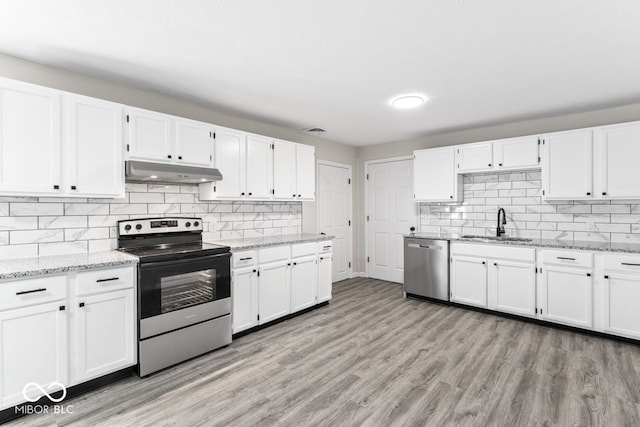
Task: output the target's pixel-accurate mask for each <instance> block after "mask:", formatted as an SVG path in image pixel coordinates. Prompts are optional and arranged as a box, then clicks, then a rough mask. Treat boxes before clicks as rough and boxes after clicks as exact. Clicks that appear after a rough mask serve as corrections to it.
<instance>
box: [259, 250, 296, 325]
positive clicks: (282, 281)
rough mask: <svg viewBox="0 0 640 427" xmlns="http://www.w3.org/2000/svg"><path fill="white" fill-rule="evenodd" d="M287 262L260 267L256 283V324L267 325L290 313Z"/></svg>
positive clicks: (289, 280) (289, 283) (289, 279)
mask: <svg viewBox="0 0 640 427" xmlns="http://www.w3.org/2000/svg"><path fill="white" fill-rule="evenodd" d="M288 264H289V261H280V262H276V263H272V264H266V265H261V266H260V280H259V282H258V284H259V285H258V299H259V301H260V302H259V316H260V320H259V322H258V323H260V324H262V323H267V322H270V321H272V320H275V319H277V318H279V317H282V316H286V315H287V314H289V313H291V277H290V272H289V269H290V265H288Z"/></svg>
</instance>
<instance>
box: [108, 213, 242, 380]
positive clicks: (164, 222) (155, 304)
mask: <svg viewBox="0 0 640 427" xmlns="http://www.w3.org/2000/svg"><path fill="white" fill-rule="evenodd" d="M118 248H119V249H120V250H122V251H125V252H128V253H131V254H133V255H136V256H137V257H139V260H140V261H139V264H138V319H139V323H138V325H139V329H138V375H140V376H141V377H143V376H146V375H149V374H151V373H153V372H156V371H158V370H160V369H164V368H166V367H169V366H171V365H174V364H176V363H179V362H182V361H184V360H187V359H190V358H192V357H195V356H198V355H200V354H203V353H206V352H208V351H211V350H214V349H216V348H219V347H223V346H225V345H227V344H229V343H230V342H231V277H230V268H231V267H230V261H231V252H230V249H229V247H227V246H221V245H211V244H206V243H203V242H202V219H200V218H147V219H136V220H126V221H119V222H118Z"/></svg>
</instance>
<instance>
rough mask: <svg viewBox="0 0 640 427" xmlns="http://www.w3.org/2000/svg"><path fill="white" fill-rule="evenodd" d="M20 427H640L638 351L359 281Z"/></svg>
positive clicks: (31, 418)
mask: <svg viewBox="0 0 640 427" xmlns="http://www.w3.org/2000/svg"><path fill="white" fill-rule="evenodd" d="M67 403H70V404H73V405H74V413H73V414H72V415H65V416H57V417H54V416H28V417H26V418H23V419H21V420H19V421H18V422H16V423H15V424H16V425H33V426H36V425H38V426H40V425H52V424H58V425H82V426H85V425H93V424H98V425H118V426H119V425H163V426H190V425H206V426H212V425H226V426H254V425H291V426H315V425H331V426H335V425H338V426H342V425H345V426H351V425H370V426H381V425H382V426H384V425H394V426H395V425H429V426H431V425H433V426H440V425H456V426H457V425H473V426H482V425H492V426H493V425H498V426H526V425H561V426H587V425H601V426H623V425H626V426H631V425H634V426H639V425H640V351H639V348H638V347H637V346H635V345H632V344H626V343H620V342H616V341H612V340H608V339H603V338H598V337H591V336H587V335H582V334H578V333H574V332H568V331H563V330H559V329H554V328H550V327H545V326H539V325H535V324H531V323H526V322H520V321H517V320H511V319H506V318H503V317H498V316H494V315H490V314H484V313H479V312H476V311H471V310H466V309H461V308H455V307H449V306H442V305H438V304H431V303H425V302H419V301H413V300H405V299H403V298H402V289H401V286H400V285H397V284H391V283H388V282H381V281H377V280H368V279H353V280H347V281H344V282H340V283H337V284H335V285H334V299H333V300H332V302H331V304H329V306H327V307H323V308H320V309H318V310H315V311H312V312H310V313H307V314H304V315H302V316H300V317H297V318H294V319H290V320H287V321H286V322H283V323H280V324H278V325H275V326H272V327H270V328H267V329H264V330H262V331H259V332H256V333H253V334H250V335H247V336H244V337H242V338H239V339H237V340H235V341H234V342H233V344H232V345H231V346H229V347H228V348H225V349H222V350H220V351H216V352H213V353H210V354H208V355H206V356H203V357H200V358H198V359H196V360H193V361H191V362H188V363H185V364H182V365H180V366H178V367H176V368H173V369H170V370H167V371H164V372H162V373H160V374H156V375H154V376H152V377H150V378H148V379H139V378H137V377H131V378H127V379H124V380H121V381H119V382H117V383H115V384H112V385H111V386H108V387H105V388H102V389H100V390H97V391H95V392H92V393H89V394H86V395H83V396H80V397H78V398H75V399H73V400H71V401H68V402H67Z"/></svg>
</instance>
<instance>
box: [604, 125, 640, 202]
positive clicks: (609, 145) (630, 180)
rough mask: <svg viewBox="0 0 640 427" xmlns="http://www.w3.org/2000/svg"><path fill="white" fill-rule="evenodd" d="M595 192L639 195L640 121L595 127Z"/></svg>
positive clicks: (626, 196) (616, 196)
mask: <svg viewBox="0 0 640 427" xmlns="http://www.w3.org/2000/svg"><path fill="white" fill-rule="evenodd" d="M594 142H595V149H594V159H595V161H594V166H595V184H596V194H595V195H596V196H597V197H600V198H604V199H640V185H638V183H640V167H638V159H640V122H634V123H624V124H621V125H613V126H603V127H600V128H595V130H594Z"/></svg>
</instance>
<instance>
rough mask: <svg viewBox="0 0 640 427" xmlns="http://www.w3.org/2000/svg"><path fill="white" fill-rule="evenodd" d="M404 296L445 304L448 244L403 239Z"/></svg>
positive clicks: (446, 296)
mask: <svg viewBox="0 0 640 427" xmlns="http://www.w3.org/2000/svg"><path fill="white" fill-rule="evenodd" d="M404 292H405V294H406V296H409V297H411V296H419V297H425V298H432V299H437V300H442V301H449V241H448V240H433V239H421V238H418V237H405V238H404Z"/></svg>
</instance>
